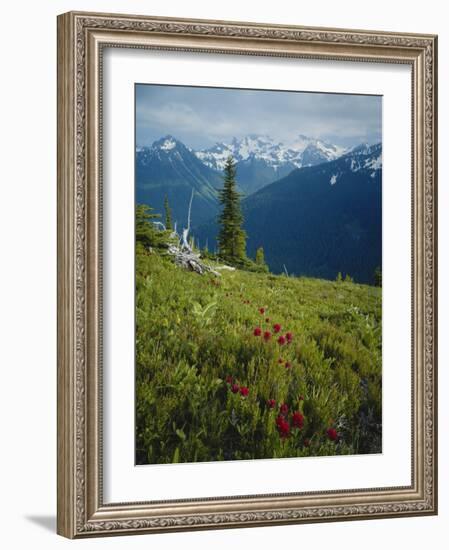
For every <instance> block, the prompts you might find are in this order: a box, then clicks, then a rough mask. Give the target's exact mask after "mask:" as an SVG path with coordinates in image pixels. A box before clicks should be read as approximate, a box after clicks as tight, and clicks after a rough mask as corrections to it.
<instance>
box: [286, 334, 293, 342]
mask: <svg viewBox="0 0 449 550" xmlns="http://www.w3.org/2000/svg"><path fill="white" fill-rule="evenodd" d="M285 337H286V338H287V342H288V343H289V344H290V342H291V341H292V340H293V334H292V333H291V332H287V334H286V335H285Z"/></svg>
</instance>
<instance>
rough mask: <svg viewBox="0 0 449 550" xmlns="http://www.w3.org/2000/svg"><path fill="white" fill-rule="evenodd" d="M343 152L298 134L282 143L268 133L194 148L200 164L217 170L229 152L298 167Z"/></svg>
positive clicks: (274, 164) (240, 158)
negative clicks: (200, 148) (205, 147)
mask: <svg viewBox="0 0 449 550" xmlns="http://www.w3.org/2000/svg"><path fill="white" fill-rule="evenodd" d="M344 153H345V150H344V149H343V148H342V147H338V146H337V145H332V144H329V143H325V142H324V141H321V140H319V139H314V138H308V137H306V136H304V135H301V134H300V135H298V136H297V138H296V139H295V140H293V141H292V142H291V143H290V144H286V145H285V144H283V143H279V142H277V141H274V140H273V139H272V138H270V137H269V136H258V135H254V134H251V135H249V136H246V137H244V138H242V139H237V138H233V139H232V141H231V142H230V143H224V142H222V143H216V144H215V145H214V146H212V147H210V148H209V149H203V150H201V151H196V152H195V154H196V156H197V157H198V158H199V159H200V160H201V161H202V162H204V164H206V165H207V166H209V167H210V168H213V169H214V170H219V171H221V170H223V168H224V165H225V162H226V159H227V158H228V156H229V155H232V156H233V157H234V159H235V160H236V162H237V163H238V162H241V161H245V160H248V159H250V158H251V157H252V158H254V159H257V160H262V161H265V162H266V163H267V165H269V166H272V167H273V168H280V167H281V166H282V165H284V164H286V163H288V164H291V165H293V167H294V168H302V167H303V166H314V165H316V164H320V163H321V162H326V161H328V160H335V159H336V158H338V157H339V156H341V155H342V154H344Z"/></svg>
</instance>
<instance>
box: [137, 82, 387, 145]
mask: <svg viewBox="0 0 449 550" xmlns="http://www.w3.org/2000/svg"><path fill="white" fill-rule="evenodd" d="M166 134H172V135H173V136H175V137H177V138H178V139H180V140H181V141H183V142H184V143H185V144H186V145H188V146H190V147H192V148H202V147H208V146H210V145H212V144H213V143H215V142H217V141H229V140H230V139H232V137H237V138H239V137H243V136H245V135H248V134H266V135H269V136H271V137H272V138H274V139H276V140H279V141H283V142H287V143H288V142H289V141H292V140H293V139H294V138H295V136H297V135H298V134H304V135H307V136H310V137H315V138H319V139H323V140H325V141H330V142H332V143H336V144H338V145H343V146H352V145H357V144H359V143H361V142H368V143H374V142H378V141H381V139H382V98H381V97H380V96H362V95H347V94H323V93H310V92H282V91H281V92H279V91H265V90H263V91H262V90H241V89H229V88H199V87H189V86H162V85H161V86H160V85H153V84H138V85H136V142H137V144H138V145H150V144H151V143H152V142H153V141H154V140H156V139H158V138H160V137H161V136H164V135H166Z"/></svg>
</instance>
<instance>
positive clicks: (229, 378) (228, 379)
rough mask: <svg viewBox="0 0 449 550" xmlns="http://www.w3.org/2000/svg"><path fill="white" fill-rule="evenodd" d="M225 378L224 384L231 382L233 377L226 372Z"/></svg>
mask: <svg viewBox="0 0 449 550" xmlns="http://www.w3.org/2000/svg"><path fill="white" fill-rule="evenodd" d="M225 380H226V384H232V380H233V378H232V376H231V375H230V374H228V376H226V378H225Z"/></svg>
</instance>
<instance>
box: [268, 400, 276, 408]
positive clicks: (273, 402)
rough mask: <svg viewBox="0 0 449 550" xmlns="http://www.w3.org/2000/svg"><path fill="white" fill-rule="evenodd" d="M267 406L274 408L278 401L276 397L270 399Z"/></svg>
mask: <svg viewBox="0 0 449 550" xmlns="http://www.w3.org/2000/svg"><path fill="white" fill-rule="evenodd" d="M267 406H268V408H269V409H274V407H275V406H276V401H275V400H274V399H268V401H267Z"/></svg>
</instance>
